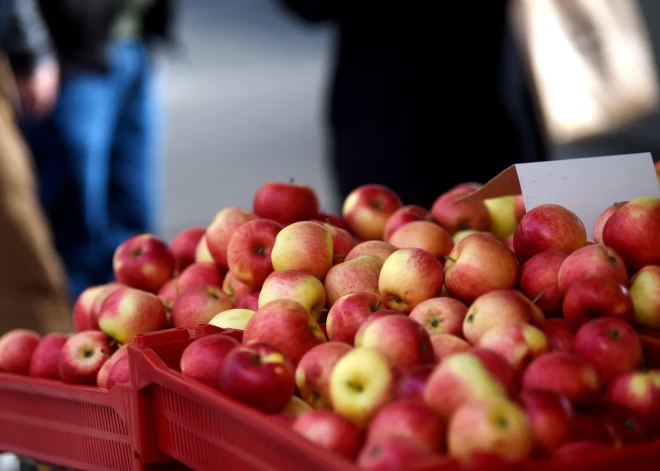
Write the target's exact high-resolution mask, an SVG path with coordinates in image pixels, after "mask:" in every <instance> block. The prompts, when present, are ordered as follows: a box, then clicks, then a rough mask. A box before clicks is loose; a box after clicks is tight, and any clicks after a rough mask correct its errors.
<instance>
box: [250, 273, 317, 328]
mask: <svg viewBox="0 0 660 471" xmlns="http://www.w3.org/2000/svg"><path fill="white" fill-rule="evenodd" d="M276 299H292V300H293V301H298V302H299V303H300V304H302V305H303V306H304V307H305V309H307V310H308V311H309V313H310V314H311V315H312V317H314V319H316V320H317V321H318V320H320V319H321V318H325V317H326V313H327V310H326V308H325V289H324V288H323V283H321V282H320V281H319V279H318V278H316V277H315V276H314V275H310V274H309V273H307V272H304V271H301V270H286V271H281V272H273V274H272V275H271V276H269V277H268V279H267V280H266V281H265V282H264V285H263V286H262V287H261V292H260V293H259V307H262V306H264V305H266V304H268V303H269V302H271V301H275V300H276Z"/></svg>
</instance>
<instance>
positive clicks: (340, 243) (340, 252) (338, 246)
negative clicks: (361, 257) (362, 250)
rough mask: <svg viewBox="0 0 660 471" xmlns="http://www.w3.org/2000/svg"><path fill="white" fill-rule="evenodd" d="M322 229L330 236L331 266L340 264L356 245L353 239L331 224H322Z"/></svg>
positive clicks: (344, 231) (346, 232)
mask: <svg viewBox="0 0 660 471" xmlns="http://www.w3.org/2000/svg"><path fill="white" fill-rule="evenodd" d="M323 227H325V228H326V229H327V230H328V231H329V232H330V234H332V265H333V266H334V265H337V264H338V263H342V262H343V261H344V260H345V259H346V256H347V255H348V253H349V252H350V251H351V250H353V248H354V247H355V246H356V245H357V241H356V240H355V237H353V235H351V233H350V232H348V231H346V230H344V229H340V228H338V227H335V226H333V225H332V224H328V223H324V224H323Z"/></svg>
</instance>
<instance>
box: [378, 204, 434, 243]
mask: <svg viewBox="0 0 660 471" xmlns="http://www.w3.org/2000/svg"><path fill="white" fill-rule="evenodd" d="M431 219H432V218H431V213H430V212H429V211H428V210H427V209H425V208H422V207H421V206H417V205H416V204H411V205H408V206H403V207H402V208H399V209H397V210H396V211H394V213H392V215H391V216H390V217H389V218H388V219H387V224H385V231H384V233H383V240H385V241H386V242H389V241H390V240H389V239H390V237H392V234H394V233H395V232H396V231H397V229H399V228H400V227H401V226H404V225H406V224H408V223H410V222H414V221H431Z"/></svg>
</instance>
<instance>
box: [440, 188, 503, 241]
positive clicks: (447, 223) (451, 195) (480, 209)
mask: <svg viewBox="0 0 660 471" xmlns="http://www.w3.org/2000/svg"><path fill="white" fill-rule="evenodd" d="M480 186H481V185H472V184H467V185H457V186H455V187H454V188H452V189H451V190H449V191H448V192H446V193H444V194H442V195H440V197H439V198H438V199H437V200H435V202H434V203H433V206H432V207H431V215H432V216H433V219H435V220H436V221H437V222H438V224H440V225H441V226H442V227H444V228H445V229H447V231H449V233H450V234H454V233H456V232H458V231H460V230H465V229H474V230H477V231H487V230H488V229H490V225H491V219H490V213H489V212H488V209H487V208H486V204H485V203H484V202H483V201H475V202H470V203H466V202H456V200H458V199H459V198H462V197H464V196H467V195H469V194H470V193H472V192H474V191H475V190H477V189H478V188H479V187H480Z"/></svg>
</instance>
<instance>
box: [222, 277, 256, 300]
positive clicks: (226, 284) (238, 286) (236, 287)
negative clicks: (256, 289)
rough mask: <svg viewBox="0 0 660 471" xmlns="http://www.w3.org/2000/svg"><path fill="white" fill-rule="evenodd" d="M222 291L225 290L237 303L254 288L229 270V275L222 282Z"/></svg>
mask: <svg viewBox="0 0 660 471" xmlns="http://www.w3.org/2000/svg"><path fill="white" fill-rule="evenodd" d="M222 291H224V293H225V294H226V295H227V296H229V298H230V299H231V300H232V301H233V302H234V303H236V302H237V301H239V300H240V299H241V298H242V297H244V296H247V295H248V294H250V293H252V288H250V287H249V286H248V285H246V284H245V283H243V282H242V281H239V280H238V279H237V278H236V277H235V276H234V274H233V273H232V272H227V275H226V276H225V279H224V281H223V282H222Z"/></svg>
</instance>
